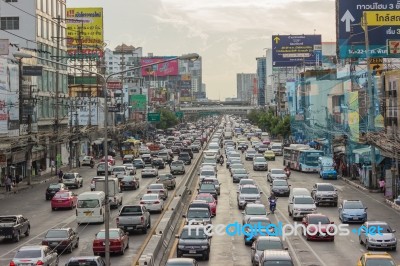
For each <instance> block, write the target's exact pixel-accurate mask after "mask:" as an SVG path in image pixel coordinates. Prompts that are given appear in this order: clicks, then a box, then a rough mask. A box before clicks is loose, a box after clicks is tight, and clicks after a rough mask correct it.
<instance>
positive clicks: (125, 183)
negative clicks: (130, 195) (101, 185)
mask: <svg viewBox="0 0 400 266" xmlns="http://www.w3.org/2000/svg"><path fill="white" fill-rule="evenodd" d="M119 177H120V178H118V179H120V181H119V186H120V188H121V191H122V190H127V189H133V190H136V189H138V188H139V187H140V183H139V182H140V181H139V178H137V177H136V176H134V175H121V176H119Z"/></svg>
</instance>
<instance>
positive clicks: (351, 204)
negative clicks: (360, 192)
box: [343, 201, 364, 209]
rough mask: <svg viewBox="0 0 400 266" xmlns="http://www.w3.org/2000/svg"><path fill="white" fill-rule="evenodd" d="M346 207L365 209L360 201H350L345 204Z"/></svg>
mask: <svg viewBox="0 0 400 266" xmlns="http://www.w3.org/2000/svg"><path fill="white" fill-rule="evenodd" d="M343 208H344V209H364V206H363V205H362V203H361V202H360V201H350V202H349V201H348V202H346V203H345V204H344V206H343Z"/></svg>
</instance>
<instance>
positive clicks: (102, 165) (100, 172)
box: [96, 163, 113, 176]
mask: <svg viewBox="0 0 400 266" xmlns="http://www.w3.org/2000/svg"><path fill="white" fill-rule="evenodd" d="M106 166H107V172H108V175H112V169H113V166H112V165H111V164H110V163H107V164H106V163H99V164H98V165H97V171H96V175H98V176H104V175H105V174H106Z"/></svg>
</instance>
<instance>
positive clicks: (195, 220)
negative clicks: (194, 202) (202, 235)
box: [182, 206, 212, 225]
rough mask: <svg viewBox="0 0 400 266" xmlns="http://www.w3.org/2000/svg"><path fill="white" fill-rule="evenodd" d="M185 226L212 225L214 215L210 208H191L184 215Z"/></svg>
mask: <svg viewBox="0 0 400 266" xmlns="http://www.w3.org/2000/svg"><path fill="white" fill-rule="evenodd" d="M182 217H183V218H185V224H203V225H207V224H211V223H212V222H211V217H212V213H211V211H210V208H209V206H207V207H206V208H189V209H188V210H187V213H186V214H184V215H182Z"/></svg>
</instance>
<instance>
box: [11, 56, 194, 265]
mask: <svg viewBox="0 0 400 266" xmlns="http://www.w3.org/2000/svg"><path fill="white" fill-rule="evenodd" d="M17 56H19V57H34V58H37V59H40V60H43V61H48V62H51V63H55V64H59V65H63V66H66V67H70V68H75V69H79V70H81V71H85V72H87V73H90V74H94V75H96V76H98V77H100V78H102V79H103V81H104V83H105V84H104V86H103V94H104V102H105V105H104V129H105V132H104V141H105V142H104V159H105V169H104V170H105V174H104V176H105V178H104V179H105V183H106V186H105V187H104V193H105V218H104V224H105V228H104V229H105V263H106V266H109V265H110V202H109V198H108V193H109V192H108V163H107V162H108V105H107V101H108V95H107V91H108V90H107V83H108V80H109V79H110V78H111V77H113V76H116V75H120V74H123V73H126V72H129V71H134V70H138V69H142V68H147V67H150V66H154V65H158V64H164V63H167V62H170V61H174V60H193V61H195V60H197V59H198V58H199V57H200V56H199V55H198V54H197V53H190V54H186V55H182V56H175V57H171V58H168V59H166V60H163V61H159V62H154V63H150V64H146V65H142V66H136V67H133V68H128V69H125V70H124V71H119V72H115V73H112V74H110V75H104V74H101V73H97V72H94V71H90V70H85V69H80V68H77V67H73V66H70V65H68V64H64V63H60V62H58V61H53V60H49V59H46V58H41V57H36V56H34V55H30V54H25V53H15V54H14V57H17Z"/></svg>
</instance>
